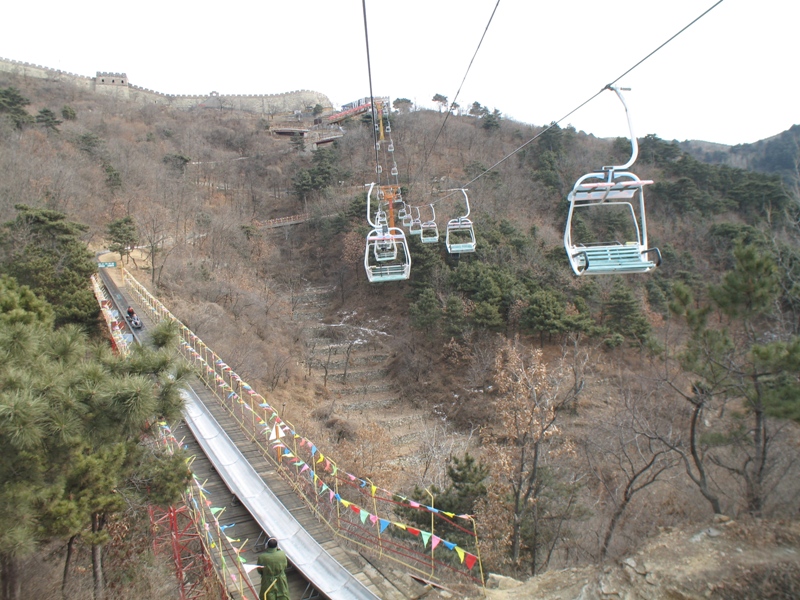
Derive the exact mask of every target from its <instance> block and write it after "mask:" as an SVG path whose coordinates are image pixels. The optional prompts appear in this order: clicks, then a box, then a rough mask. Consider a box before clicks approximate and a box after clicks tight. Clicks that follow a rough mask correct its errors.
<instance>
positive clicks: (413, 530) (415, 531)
mask: <svg viewBox="0 0 800 600" xmlns="http://www.w3.org/2000/svg"><path fill="white" fill-rule="evenodd" d="M406 531H408V533H410V534H411V535H419V529H416V528H415V527H407V528H406Z"/></svg>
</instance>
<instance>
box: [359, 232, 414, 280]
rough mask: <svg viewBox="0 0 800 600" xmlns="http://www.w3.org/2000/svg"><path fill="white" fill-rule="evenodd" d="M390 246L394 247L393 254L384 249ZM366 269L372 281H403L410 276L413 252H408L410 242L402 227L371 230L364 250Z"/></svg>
mask: <svg viewBox="0 0 800 600" xmlns="http://www.w3.org/2000/svg"><path fill="white" fill-rule="evenodd" d="M389 247H391V248H392V250H391V252H392V253H393V254H392V255H391V256H389V254H390V252H389V251H388V250H387V251H384V250H383V249H384V248H389ZM379 257H380V258H379ZM373 259H374V260H373ZM364 269H365V270H366V272H367V279H368V280H369V281H370V283H379V282H383V281H401V280H403V279H408V278H409V276H410V275H411V254H409V252H408V243H407V242H406V236H405V234H404V233H403V230H402V229H400V228H399V227H384V228H380V229H373V230H372V231H370V232H369V235H367V247H366V251H365V252H364Z"/></svg>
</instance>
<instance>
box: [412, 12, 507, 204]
mask: <svg viewBox="0 0 800 600" xmlns="http://www.w3.org/2000/svg"><path fill="white" fill-rule="evenodd" d="M498 6H500V0H497V3H496V4H495V5H494V9H493V10H492V14H491V16H490V17H489V21H488V22H487V23H486V27H485V28H484V29H483V35H481V39H480V41H478V47H477V48H475V52H474V53H473V54H472V58H471V59H470V61H469V64H468V65H467V70H466V72H465V73H464V77H463V78H462V79H461V84H460V85H459V86H458V90H457V91H456V95H455V96H454V97H453V102H452V103H450V106H449V107H448V110H447V111H446V114H445V117H444V120H443V121H442V125H441V127H439V131H438V132H437V133H436V137H435V138H433V143H432V144H431V145H430V148H428V152H427V153H426V154H425V158H423V160H422V166H420V168H419V169H418V170H417V174H418V175H419V173H420V172H424V170H425V165H427V164H428V158H429V157H430V155H431V152H433V149H434V148H435V147H436V142H437V141H438V140H439V136H441V135H442V131H444V127H445V125H446V124H447V119H449V118H450V114H451V108H452V106H453V105H454V104H455V103H456V100H458V95H459V94H460V93H461V88H463V87H464V82H465V81H466V80H467V75H469V71H470V69H471V68H472V63H473V62H475V57H476V56H478V51H479V50H480V49H481V44H483V40H484V38H485V37H486V32H488V31H489V26H490V25H491V24H492V19H494V15H495V13H496V12H497V7H498ZM418 175H417V176H415V177H414V179H412V181H411V185H410V187H411V188H412V189H413V187H414V184H415V183H416V181H417V179H418Z"/></svg>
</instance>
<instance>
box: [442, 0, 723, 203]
mask: <svg viewBox="0 0 800 600" xmlns="http://www.w3.org/2000/svg"><path fill="white" fill-rule="evenodd" d="M722 2H723V0H717V2H716V3H714V4H713V5H712V6H711V7H709V8H708V9H706V10H705V11H704V12H703V13H702V14H700V15H699V16H698V17H696V18H695V19H693V20H692V21H691V22H690V23H689V24H688V25H686V26H685V27H683V28H682V29H681V30H680V31H678V32H677V33H676V34H674V35H673V36H672V37H670V38H669V39H668V40H667V41H665V42H664V43H663V44H661V45H660V46H658V47H657V48H656V49H655V50H653V51H652V52H650V53H649V54H648V55H647V56H645V57H644V58H643V59H641V60H640V61H639V62H637V63H636V64H635V65H633V66H632V67H631V68H630V69H628V70H627V71H625V72H624V73H623V74H622V75H620V76H619V77H617V78H616V79H614V80H613V81H612V82H611V83H609V84H607V85H605V86H603V88H602V89H601V90H600V91H598V92H596V93H595V94H593V95H592V96H591V97H590V98H589V99H587V100H585V101H584V102H582V103H581V104H579V105H578V106H577V107H575V108H573V109H572V110H571V111H569V112H568V113H567V114H565V115H564V116H563V117H561V118H560V119H558V120H557V121H553V122H552V123H550V125H549V126H547V127H546V128H545V129H543V130H542V131H540V132H539V133H537V134H536V135H535V136H533V137H532V138H531V139H529V140H528V141H527V142H525V143H524V144H522V145H521V146H520V147H519V148H517V149H515V150H512V151H511V152H510V153H509V154H507V155H505V156H504V157H503V158H501V159H500V160H498V161H497V162H496V163H494V164H493V165H492V166H491V167H489V168H487V169H486V170H485V171H483V172H482V173H479V174H478V175H476V176H475V177H474V178H473V179H471V180H470V181H468V182H467V183H465V184H464V185H463V186H461V187H464V188H468V187H469V186H470V185H472V184H473V183H475V182H476V181H478V180H479V179H480V178H482V177H483V176H484V175H486V174H487V173H489V172H490V171H492V170H494V169H495V168H496V167H498V166H499V165H501V164H502V163H504V162H505V161H506V160H508V159H509V158H511V157H512V156H514V155H515V154H518V153H519V152H520V151H521V150H522V149H523V148H525V147H527V146H528V145H529V144H530V143H531V142H534V141H535V140H537V139H538V138H539V137H541V136H542V135H544V134H545V133H547V132H548V131H550V129H552V128H553V127H555V126H556V125H558V124H559V123H561V122H562V121H564V120H565V119H567V118H568V117H569V116H571V115H572V114H573V113H575V112H577V111H578V110H580V109H581V108H583V107H584V106H586V105H587V104H588V103H589V102H591V101H592V100H594V99H595V98H597V97H598V96H599V95H600V94H602V93H603V92H604V91H605V90H607V89H609V88H611V86H613V85H614V84H615V83H617V82H618V81H619V80H620V79H622V78H623V77H625V76H626V75H628V74H629V73H631V72H632V71H633V70H634V69H636V68H637V67H639V66H641V64H642V63H644V62H645V61H646V60H648V59H649V58H652V56H653V55H654V54H656V53H657V52H658V51H659V50H661V49H663V48H664V46H666V45H667V44H669V43H670V42H671V41H672V40H674V39H675V38H677V37H678V36H679V35H680V34H682V33H683V32H684V31H686V30H687V29H689V27H691V26H692V25H694V24H695V23H697V22H698V21H699V20H700V19H702V18H703V17H705V16H706V15H707V14H708V13H710V12H711V11H712V10H714V9H715V8H716V7H717V6H719V5H720V4H722ZM453 194H455V192H451V193H449V194H447V195H446V196H443V197H442V198H439V199H438V200H436V201H435V202H434V204H435V203H436V202H441V201H442V200H445V199H446V198H449V197H450V196H452V195H453Z"/></svg>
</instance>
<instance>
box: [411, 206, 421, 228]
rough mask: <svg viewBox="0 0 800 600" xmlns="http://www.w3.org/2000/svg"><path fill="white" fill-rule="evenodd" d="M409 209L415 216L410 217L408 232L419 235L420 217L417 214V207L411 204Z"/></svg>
mask: <svg viewBox="0 0 800 600" xmlns="http://www.w3.org/2000/svg"><path fill="white" fill-rule="evenodd" d="M411 210H413V211H414V213H415V214H416V216H415V217H413V218H412V219H411V224H410V225H409V226H408V233H411V234H414V235H420V234H422V217H420V215H419V207H418V206H412V207H411Z"/></svg>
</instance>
